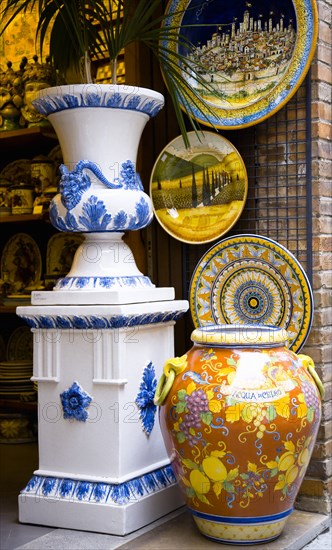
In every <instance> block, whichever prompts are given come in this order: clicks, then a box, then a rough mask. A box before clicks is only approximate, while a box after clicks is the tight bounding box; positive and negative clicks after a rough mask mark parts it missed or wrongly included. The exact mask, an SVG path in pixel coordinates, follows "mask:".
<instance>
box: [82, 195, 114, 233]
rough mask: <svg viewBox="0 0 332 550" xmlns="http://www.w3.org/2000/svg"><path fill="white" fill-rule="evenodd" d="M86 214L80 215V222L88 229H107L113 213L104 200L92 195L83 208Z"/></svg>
mask: <svg viewBox="0 0 332 550" xmlns="http://www.w3.org/2000/svg"><path fill="white" fill-rule="evenodd" d="M82 211H83V214H84V216H80V217H79V222H80V223H81V224H82V225H83V226H84V227H85V228H86V229H87V230H88V231H105V230H106V229H107V226H108V224H109V223H110V221H111V214H107V210H106V207H105V204H104V202H103V201H101V200H98V197H96V196H95V195H92V196H91V197H90V198H89V200H88V201H87V202H85V203H84V204H83V208H82Z"/></svg>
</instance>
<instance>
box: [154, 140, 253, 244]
mask: <svg viewBox="0 0 332 550" xmlns="http://www.w3.org/2000/svg"><path fill="white" fill-rule="evenodd" d="M188 138H189V142H190V147H189V148H186V147H185V145H184V142H183V138H182V136H178V137H177V138H175V139H174V140H173V141H171V142H170V143H169V144H168V145H167V146H166V147H165V149H163V151H162V152H161V153H160V155H159V157H158V159H157V161H156V163H155V165H154V167H153V170H152V175H151V179H150V196H151V199H152V203H153V207H154V212H155V215H156V218H157V220H158V222H159V223H160V224H161V226H162V227H163V228H164V229H165V231H167V232H168V233H169V234H170V235H171V236H172V237H174V238H175V239H178V240H179V241H183V242H186V243H190V244H201V243H206V242H210V241H214V240H216V239H218V238H220V237H221V236H222V235H224V234H225V233H226V232H227V231H229V229H230V228H231V227H232V226H233V225H234V224H235V223H236V221H237V220H238V218H239V217H240V215H241V213H242V210H243V208H244V205H245V202H246V198H247V190H248V177H247V171H246V167H245V165H244V162H243V160H242V158H241V156H240V154H239V152H238V151H237V150H236V149H235V147H234V146H233V145H232V144H231V143H230V142H229V141H228V140H227V139H225V138H224V137H222V136H219V135H218V134H216V133H213V132H202V133H200V134H199V135H197V134H196V132H188Z"/></svg>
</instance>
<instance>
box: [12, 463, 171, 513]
mask: <svg viewBox="0 0 332 550" xmlns="http://www.w3.org/2000/svg"><path fill="white" fill-rule="evenodd" d="M175 484H176V479H175V476H174V473H173V470H172V467H171V466H170V465H168V466H164V467H163V468H159V469H158V470H154V471H153V472H150V473H148V474H144V475H142V476H140V477H137V478H134V479H131V480H129V481H126V482H125V483H119V484H115V483H101V482H93V481H84V480H73V479H68V478H58V477H45V476H38V475H34V476H33V477H32V478H31V479H30V481H29V482H28V484H27V486H26V487H25V488H24V489H23V490H22V491H21V495H24V494H30V495H36V496H38V497H39V498H43V497H47V498H54V499H56V500H67V501H68V500H70V501H73V502H91V503H100V504H108V505H112V506H114V505H120V506H121V505H124V504H127V503H128V502H135V501H138V500H140V499H142V498H145V497H147V496H149V495H151V494H153V493H156V492H157V491H161V490H162V489H165V488H166V487H169V486H170V485H175Z"/></svg>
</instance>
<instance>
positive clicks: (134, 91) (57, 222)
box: [34, 84, 164, 291]
mask: <svg viewBox="0 0 332 550" xmlns="http://www.w3.org/2000/svg"><path fill="white" fill-rule="evenodd" d="M163 105H164V98H163V96H162V95H161V94H160V93H158V92H155V91H153V90H149V89H145V88H138V87H132V86H120V85H96V84H85V85H68V86H58V87H54V88H47V89H45V90H42V91H41V92H40V93H39V96H38V98H37V99H36V100H35V101H34V106H35V107H36V109H37V110H38V111H39V112H40V113H42V114H43V115H45V116H47V118H48V119H49V121H50V122H51V123H52V125H53V127H54V129H55V132H56V134H57V136H58V139H59V142H60V146H61V149H62V153H63V159H64V164H63V165H62V166H61V180H60V189H59V191H60V192H59V194H57V195H56V196H55V197H54V199H53V201H52V203H51V206H50V218H51V222H52V224H53V225H54V226H55V227H56V228H57V229H59V230H60V231H69V232H79V233H84V235H85V241H84V243H83V244H82V245H81V246H80V247H79V249H78V250H77V252H76V255H75V258H74V261H73V265H72V267H71V270H70V271H69V273H68V274H67V276H66V277H64V278H62V279H59V280H58V281H57V284H56V286H55V288H54V290H81V289H85V290H89V291H90V290H95V291H103V290H106V289H110V288H111V289H112V290H117V289H123V288H128V287H130V288H135V289H138V288H142V287H143V288H146V287H151V286H153V285H152V283H151V281H150V279H149V278H148V277H146V276H143V275H142V273H141V272H140V271H139V270H138V268H137V266H136V264H135V261H134V259H133V256H132V253H131V251H130V249H129V247H128V246H127V245H125V243H124V242H123V241H122V236H123V232H124V231H133V230H138V229H142V228H143V227H146V226H147V225H148V224H149V223H150V222H151V220H152V217H153V209H152V204H151V200H150V197H149V196H148V195H147V194H145V192H144V189H143V185H142V182H141V179H140V177H139V175H138V173H137V172H136V157H137V150H138V146H139V142H140V138H141V135H142V132H143V129H144V127H145V125H146V123H147V122H148V120H149V119H150V118H152V117H154V116H155V115H156V114H157V113H158V112H159V111H160V109H162V107H163Z"/></svg>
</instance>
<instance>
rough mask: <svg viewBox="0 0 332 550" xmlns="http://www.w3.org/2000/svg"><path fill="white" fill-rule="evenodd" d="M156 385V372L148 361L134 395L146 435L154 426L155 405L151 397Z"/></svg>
mask: <svg viewBox="0 0 332 550" xmlns="http://www.w3.org/2000/svg"><path fill="white" fill-rule="evenodd" d="M156 387H157V379H156V373H155V370H154V366H153V364H152V363H151V361H150V363H149V364H148V365H147V366H146V367H145V369H144V371H143V380H142V382H141V385H140V388H139V389H140V391H139V392H138V394H137V397H136V404H137V406H138V408H139V409H140V419H141V422H142V424H143V430H144V431H145V433H146V434H147V435H150V433H151V432H152V429H153V426H154V419H155V414H156V410H157V407H156V405H155V404H154V402H153V399H154V395H155V393H156Z"/></svg>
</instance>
